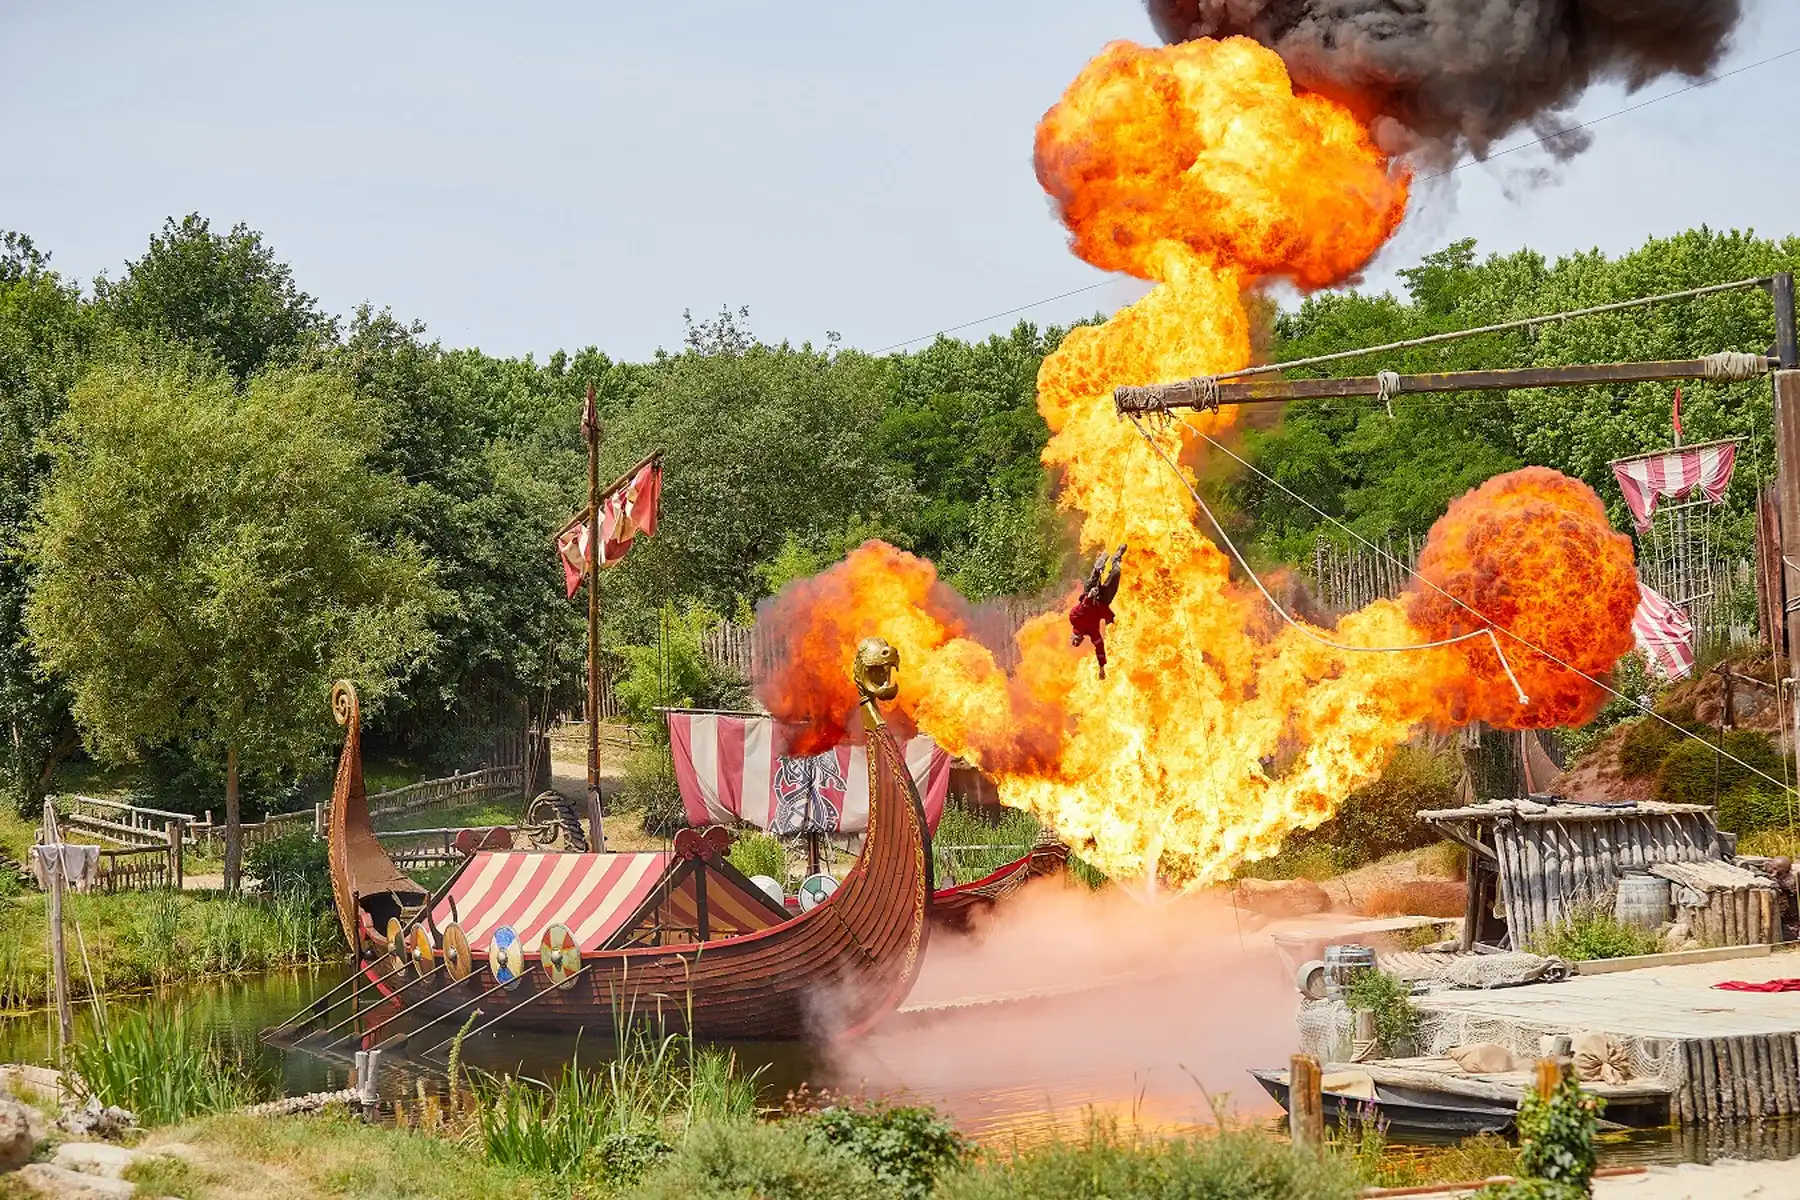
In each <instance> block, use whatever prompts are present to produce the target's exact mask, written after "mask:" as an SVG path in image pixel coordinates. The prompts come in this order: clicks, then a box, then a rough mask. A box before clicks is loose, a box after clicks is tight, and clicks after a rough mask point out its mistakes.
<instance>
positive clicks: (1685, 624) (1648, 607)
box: [1631, 583, 1694, 680]
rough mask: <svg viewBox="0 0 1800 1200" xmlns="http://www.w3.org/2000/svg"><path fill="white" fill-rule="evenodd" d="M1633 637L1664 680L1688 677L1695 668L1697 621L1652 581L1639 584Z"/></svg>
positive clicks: (1632, 630) (1632, 621) (1632, 624)
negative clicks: (1659, 590)
mask: <svg viewBox="0 0 1800 1200" xmlns="http://www.w3.org/2000/svg"><path fill="white" fill-rule="evenodd" d="M1631 636H1632V637H1634V638H1636V639H1637V644H1638V649H1640V650H1642V651H1643V652H1644V657H1645V658H1646V659H1648V660H1649V663H1650V669H1651V670H1652V671H1654V672H1655V673H1656V674H1658V675H1660V676H1662V677H1663V678H1664V679H1669V680H1674V679H1685V678H1686V677H1687V674H1688V672H1689V671H1692V670H1693V669H1694V623H1693V621H1691V620H1689V619H1688V615H1687V614H1686V613H1685V612H1682V611H1681V609H1679V608H1677V607H1676V606H1675V605H1673V604H1670V603H1669V602H1668V601H1667V600H1665V599H1663V598H1662V597H1661V596H1660V595H1658V594H1657V593H1656V592H1655V591H1653V590H1651V588H1650V587H1649V585H1648V584H1644V583H1640V584H1638V608H1637V614H1636V615H1635V616H1633V617H1632V618H1631Z"/></svg>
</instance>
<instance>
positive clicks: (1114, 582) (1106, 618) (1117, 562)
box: [1069, 544, 1125, 679]
mask: <svg viewBox="0 0 1800 1200" xmlns="http://www.w3.org/2000/svg"><path fill="white" fill-rule="evenodd" d="M1124 560H1125V547H1124V545H1122V544H1121V545H1120V546H1119V549H1118V551H1117V552H1116V553H1114V554H1113V556H1112V569H1111V571H1110V572H1109V571H1108V570H1107V566H1106V551H1104V550H1102V551H1101V552H1100V557H1099V558H1096V559H1095V560H1094V569H1093V571H1092V572H1090V573H1089V574H1088V579H1087V584H1086V585H1085V586H1084V587H1083V588H1082V589H1081V598H1080V599H1079V600H1077V601H1076V602H1075V607H1074V608H1072V609H1070V610H1069V626H1070V629H1071V630H1072V632H1071V633H1070V634H1069V645H1071V646H1079V645H1081V643H1082V641H1083V640H1084V639H1089V638H1091V639H1092V640H1093V643H1094V659H1095V661H1097V662H1098V663H1099V664H1100V678H1102V679H1105V678H1106V629H1105V627H1106V626H1107V625H1110V624H1112V621H1113V610H1112V602H1113V597H1114V596H1117V595H1118V594H1119V570H1120V567H1121V566H1122V565H1123V563H1124Z"/></svg>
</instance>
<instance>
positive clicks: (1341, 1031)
mask: <svg viewBox="0 0 1800 1200" xmlns="http://www.w3.org/2000/svg"><path fill="white" fill-rule="evenodd" d="M1295 1021H1296V1023H1297V1024H1298V1025H1299V1027H1300V1049H1301V1050H1302V1051H1303V1052H1304V1053H1306V1054H1310V1055H1312V1056H1313V1057H1314V1058H1316V1059H1318V1060H1319V1061H1320V1062H1322V1063H1328V1062H1349V1061H1350V1058H1351V1055H1352V1053H1353V1049H1352V1047H1351V1044H1350V1043H1351V1041H1352V1039H1353V1038H1354V1037H1355V1035H1356V1016H1355V1014H1354V1013H1352V1012H1351V1011H1350V1006H1349V1005H1348V1004H1345V1003H1344V1002H1343V1001H1342V1000H1308V1001H1306V1002H1304V1003H1303V1004H1302V1005H1301V1006H1300V1012H1299V1014H1298V1015H1297V1016H1296V1017H1295Z"/></svg>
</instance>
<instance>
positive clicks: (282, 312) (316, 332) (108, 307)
mask: <svg viewBox="0 0 1800 1200" xmlns="http://www.w3.org/2000/svg"><path fill="white" fill-rule="evenodd" d="M94 298H95V300H96V302H97V303H98V304H99V305H100V307H101V309H102V310H103V311H104V312H105V313H106V314H107V316H108V318H109V319H110V320H111V321H112V323H113V324H114V325H116V326H117V327H119V328H121V329H124V330H128V331H132V332H136V333H140V334H146V335H150V336H153V337H157V338H161V339H166V340H171V341H178V342H185V343H187V344H189V345H192V346H197V347H202V348H204V349H206V350H208V351H209V352H211V353H213V354H215V355H217V356H218V359H219V361H220V362H222V363H224V364H225V367H226V369H227V370H229V371H230V372H231V373H232V374H233V375H235V376H237V378H238V379H240V380H243V379H248V378H249V377H250V376H251V375H253V374H255V373H256V372H257V371H260V370H262V369H263V368H264V367H266V366H271V365H287V364H292V363H294V362H296V361H298V360H299V358H300V356H301V354H302V353H303V352H304V351H306V350H308V349H310V348H312V347H315V346H318V345H321V344H323V343H326V342H329V341H330V340H332V339H333V338H334V337H335V336H336V325H335V322H333V321H332V320H331V318H329V317H327V316H326V315H325V314H324V313H323V312H322V311H321V310H320V308H319V305H318V301H316V300H314V299H313V298H312V297H311V296H309V295H307V294H306V293H305V292H303V291H301V290H300V289H299V288H298V287H297V286H295V284H294V278H293V271H292V269H291V268H289V266H288V265H287V264H286V263H284V262H281V261H280V260H279V259H277V258H276V257H275V251H274V250H273V249H272V248H270V247H269V246H268V245H266V244H264V242H263V236H262V234H260V233H258V232H257V231H256V230H254V229H251V228H250V227H249V226H247V225H244V224H242V223H241V222H240V223H239V224H237V225H234V226H232V228H231V232H230V233H227V234H223V235H221V234H217V233H214V232H213V229H212V222H210V221H209V220H207V219H206V218H205V217H202V216H201V215H200V214H199V213H190V214H189V215H188V216H185V217H183V218H182V219H181V220H180V221H176V220H175V218H174V217H170V218H169V219H168V220H167V221H165V222H164V223H163V230H162V233H161V234H160V235H159V236H155V237H152V238H151V239H150V249H149V250H148V251H147V252H146V253H145V254H144V256H143V257H142V258H140V259H138V260H137V261H136V262H131V263H127V264H126V265H125V275H124V277H123V278H121V279H120V280H119V281H118V282H117V283H114V282H112V281H111V280H108V279H107V278H106V277H105V276H104V275H102V276H101V277H100V278H98V279H96V280H95V281H94Z"/></svg>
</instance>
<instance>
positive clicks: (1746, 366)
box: [1214, 350, 1769, 391]
mask: <svg viewBox="0 0 1800 1200" xmlns="http://www.w3.org/2000/svg"><path fill="white" fill-rule="evenodd" d="M1700 361H1701V362H1703V363H1705V364H1706V377H1707V378H1708V379H1710V380H1714V381H1716V382H1719V383H1743V382H1745V381H1746V380H1750V379H1760V378H1762V377H1763V376H1764V375H1767V374H1768V373H1769V360H1768V358H1767V357H1765V356H1763V355H1761V354H1743V353H1740V352H1739V351H1736V350H1721V351H1719V352H1718V353H1717V354H1708V355H1707V356H1706V357H1705V358H1703V359H1701V360H1700ZM1214 390H1215V391H1216V390H1217V389H1216V388H1215V389H1214Z"/></svg>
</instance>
